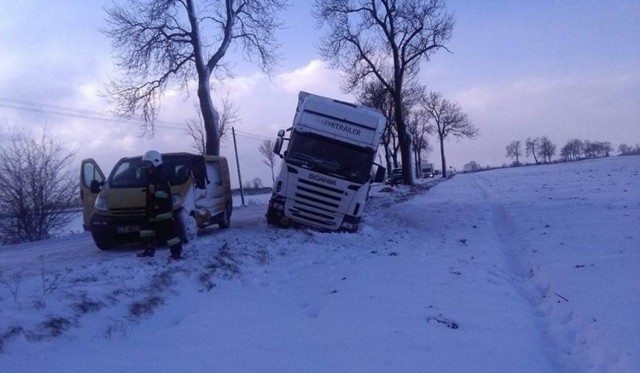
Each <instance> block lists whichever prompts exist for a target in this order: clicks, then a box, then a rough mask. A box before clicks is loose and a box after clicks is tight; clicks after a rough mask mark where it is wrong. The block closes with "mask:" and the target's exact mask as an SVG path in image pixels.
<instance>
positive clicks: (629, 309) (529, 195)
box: [0, 157, 640, 372]
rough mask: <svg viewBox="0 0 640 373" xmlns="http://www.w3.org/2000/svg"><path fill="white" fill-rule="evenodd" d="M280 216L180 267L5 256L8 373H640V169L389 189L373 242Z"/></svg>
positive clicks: (620, 161) (224, 239)
mask: <svg viewBox="0 0 640 373" xmlns="http://www.w3.org/2000/svg"><path fill="white" fill-rule="evenodd" d="M429 187H432V188H430V189H429ZM265 210H266V206H265V205H264V204H251V205H249V206H248V207H238V208H236V209H235V210H234V215H233V217H232V226H231V228H229V229H228V230H225V231H220V230H218V229H217V228H212V229H207V230H205V231H204V232H201V233H202V234H201V236H200V237H199V238H198V240H197V241H196V242H193V243H190V244H189V245H187V247H186V249H185V254H186V259H185V260H183V261H180V262H177V263H176V262H173V263H170V262H168V261H167V257H168V251H167V250H160V251H159V252H158V254H157V255H156V257H154V258H150V259H144V260H140V259H139V258H136V257H135V256H134V253H135V251H136V248H135V247H124V248H121V249H118V250H114V251H110V252H100V251H99V250H98V249H96V248H95V247H94V246H93V243H92V241H91V237H90V236H89V235H87V234H86V233H79V234H74V235H69V236H67V237H63V238H58V239H54V240H49V241H46V242H40V243H36V244H29V245H17V246H8V247H2V248H0V266H1V267H0V350H1V352H0V372H85V371H90V372H638V371H640V342H639V341H640V312H639V310H640V251H639V249H638V248H639V247H640V245H639V241H640V157H615V158H609V159H599V160H590V161H582V162H576V163H566V164H556V165H549V166H530V167H521V168H513V169H503V170H494V171H486V172H481V173H475V174H460V175H456V176H455V177H454V178H452V179H450V180H447V181H442V182H437V180H429V181H424V183H423V184H420V185H419V186H417V187H415V188H408V187H404V186H402V187H397V188H393V189H391V190H389V188H385V187H384V186H376V187H375V188H374V189H373V190H372V193H371V198H370V200H369V203H368V205H367V208H366V211H365V212H366V217H365V218H366V220H365V222H364V224H363V226H362V227H361V229H360V231H359V232H358V233H356V234H326V233H317V232H313V231H308V230H293V229H289V230H283V229H276V228H273V227H268V226H267V225H266V223H265V219H264V213H265Z"/></svg>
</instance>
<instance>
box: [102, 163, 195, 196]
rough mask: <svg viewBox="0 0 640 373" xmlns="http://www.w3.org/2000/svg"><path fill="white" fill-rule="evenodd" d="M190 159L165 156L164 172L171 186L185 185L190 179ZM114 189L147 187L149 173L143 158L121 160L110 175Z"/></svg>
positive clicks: (110, 181) (110, 182)
mask: <svg viewBox="0 0 640 373" xmlns="http://www.w3.org/2000/svg"><path fill="white" fill-rule="evenodd" d="M189 164H190V162H189V157H188V156H185V155H173V156H165V157H164V159H163V168H164V172H165V173H166V174H167V177H168V178H169V182H170V183H171V185H180V184H184V183H185V182H186V181H187V179H188V178H189V170H190V167H189ZM109 185H110V186H111V187H112V188H144V187H146V186H147V173H146V172H145V170H144V169H143V168H142V157H135V158H124V159H121V160H120V161H119V162H118V163H117V164H116V165H115V166H114V167H113V170H112V171H111V175H109Z"/></svg>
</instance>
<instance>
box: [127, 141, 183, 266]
mask: <svg viewBox="0 0 640 373" xmlns="http://www.w3.org/2000/svg"><path fill="white" fill-rule="evenodd" d="M142 167H143V169H144V170H146V172H147V183H148V185H147V187H146V188H145V194H146V208H145V210H146V211H145V217H144V221H143V224H142V227H141V229H140V241H141V242H142V245H143V250H142V251H140V252H139V253H138V254H137V255H138V256H139V257H147V256H153V255H154V254H155V252H156V249H155V245H156V243H157V242H166V244H167V246H169V249H170V250H171V258H172V259H181V255H182V242H181V241H180V237H179V236H178V234H177V233H176V228H175V222H174V219H173V206H172V205H173V204H172V200H171V184H169V179H168V178H167V176H166V175H165V173H164V167H163V165H162V155H160V153H159V152H157V151H155V150H149V151H148V152H146V153H144V156H143V157H142Z"/></svg>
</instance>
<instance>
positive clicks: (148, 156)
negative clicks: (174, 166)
mask: <svg viewBox="0 0 640 373" xmlns="http://www.w3.org/2000/svg"><path fill="white" fill-rule="evenodd" d="M142 161H143V162H144V161H148V162H151V164H153V167H158V166H160V165H161V164H162V155H160V153H159V152H158V151H156V150H149V151H147V152H146V153H144V155H143V156H142Z"/></svg>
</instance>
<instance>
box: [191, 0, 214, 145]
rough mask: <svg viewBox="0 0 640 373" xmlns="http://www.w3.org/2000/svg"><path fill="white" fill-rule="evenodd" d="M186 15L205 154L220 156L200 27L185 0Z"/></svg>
mask: <svg viewBox="0 0 640 373" xmlns="http://www.w3.org/2000/svg"><path fill="white" fill-rule="evenodd" d="M187 15H188V17H189V24H190V25H191V33H192V37H191V40H192V41H191V42H192V45H193V52H194V53H193V54H194V59H195V65H196V71H197V73H198V99H199V101H200V111H201V112H202V120H203V122H204V131H205V134H206V136H207V139H206V144H205V154H208V155H220V117H219V116H218V112H217V111H216V109H215V108H214V107H213V100H212V99H211V89H210V88H209V79H210V78H211V70H212V67H210V66H209V65H208V64H207V63H206V62H205V61H204V56H203V52H202V44H201V41H200V28H199V27H200V26H199V25H198V18H197V17H196V13H195V6H194V4H193V0H187Z"/></svg>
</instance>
